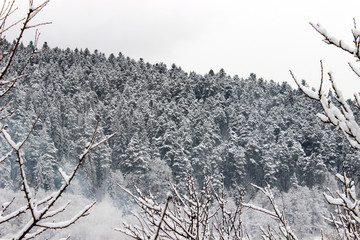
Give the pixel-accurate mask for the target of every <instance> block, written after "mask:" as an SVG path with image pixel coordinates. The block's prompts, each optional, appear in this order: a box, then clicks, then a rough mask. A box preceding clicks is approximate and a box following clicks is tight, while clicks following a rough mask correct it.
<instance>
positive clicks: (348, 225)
mask: <svg viewBox="0 0 360 240" xmlns="http://www.w3.org/2000/svg"><path fill="white" fill-rule="evenodd" d="M336 177H337V178H338V180H339V181H340V183H341V185H342V191H341V192H339V191H337V192H336V193H335V194H333V193H331V192H330V191H329V192H330V195H329V194H326V193H324V197H325V199H326V201H327V202H328V203H329V204H331V205H333V206H335V207H336V215H334V214H331V216H330V218H325V219H326V220H328V221H329V222H330V223H332V224H333V225H334V227H335V228H336V232H337V234H338V235H339V237H340V238H341V239H348V240H350V239H360V208H359V199H357V197H356V192H355V185H354V182H353V181H351V179H349V178H348V177H347V176H346V174H345V172H344V173H343V175H341V174H337V175H336Z"/></svg>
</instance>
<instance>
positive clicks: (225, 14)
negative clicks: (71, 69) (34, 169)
mask: <svg viewBox="0 0 360 240" xmlns="http://www.w3.org/2000/svg"><path fill="white" fill-rule="evenodd" d="M17 1H18V4H23V5H22V7H23V8H24V10H26V8H27V7H28V1H27V0H17ZM36 2H37V3H39V2H41V1H39V0H38V1H36V0H35V3H36ZM359 9H360V1H359V0H344V1H338V0H336V1H335V0H301V1H298V0H296V1H295V0H271V1H269V0H247V1H243V0H101V1H100V0H97V1H95V0H52V1H51V2H50V3H49V5H48V6H47V7H46V8H45V9H44V10H43V12H42V13H41V14H40V15H39V18H38V21H41V20H44V21H52V22H53V24H52V25H50V26H45V27H42V28H41V29H40V30H41V40H42V41H47V42H48V44H49V45H50V47H56V46H57V47H60V48H67V47H70V48H72V49H74V48H79V49H85V48H89V49H90V50H91V51H93V50H95V49H98V50H99V51H101V52H104V53H106V54H107V55H108V54H110V53H114V54H115V55H117V53H119V52H122V53H123V54H124V55H126V56H129V57H130V58H134V59H136V60H137V59H139V58H143V59H144V60H145V61H148V62H150V63H157V62H164V63H166V64H167V65H168V66H170V65H171V64H172V63H175V64H176V65H178V66H181V67H182V68H183V69H184V70H186V71H196V72H197V73H200V74H204V73H207V72H208V71H209V70H210V69H213V70H214V71H215V72H217V71H218V70H219V69H220V68H224V69H225V72H226V73H228V74H230V75H235V74H237V75H239V77H244V78H246V77H248V76H249V74H250V73H252V72H253V73H255V74H256V75H257V76H258V77H262V78H264V79H267V80H270V79H273V80H274V81H278V82H283V81H287V82H289V83H290V84H291V85H292V86H294V83H293V81H292V79H291V77H290V74H289V69H291V70H293V71H294V73H295V74H296V75H297V77H298V78H299V79H305V80H306V81H307V82H308V83H309V84H310V85H312V86H317V85H318V82H319V80H320V64H319V61H320V59H322V60H323V62H324V66H325V70H326V71H329V70H331V71H332V72H333V73H334V75H335V77H336V78H337V79H338V80H337V81H338V85H341V86H342V88H343V91H344V92H345V93H346V94H347V96H348V97H350V94H351V93H353V92H354V91H355V90H360V79H356V78H355V76H354V75H353V74H352V73H351V71H350V69H349V68H348V66H347V62H348V61H352V57H351V56H350V55H346V54H345V53H342V52H341V51H340V50H338V49H335V48H334V47H332V46H329V45H326V44H325V43H323V42H322V41H321V37H320V36H319V34H318V33H317V32H315V30H313V29H312V28H311V26H310V25H309V21H312V22H315V23H318V22H319V23H321V24H322V25H323V26H324V27H325V28H327V30H328V31H329V32H330V33H333V35H335V36H338V37H339V38H342V39H344V40H348V42H349V43H351V41H352V38H351V37H352V36H351V32H350V30H351V28H352V27H353V17H355V18H356V17H359V26H360V16H359ZM31 37H32V36H27V37H26V41H28V40H29V39H31Z"/></svg>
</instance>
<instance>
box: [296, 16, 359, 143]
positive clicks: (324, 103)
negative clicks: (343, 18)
mask: <svg viewBox="0 0 360 240" xmlns="http://www.w3.org/2000/svg"><path fill="white" fill-rule="evenodd" d="M310 25H311V26H312V27H313V28H314V29H315V30H316V31H317V32H318V33H320V34H321V35H322V36H323V37H324V42H325V43H327V44H330V45H334V46H336V47H338V48H340V49H342V50H343V51H345V52H348V53H350V54H352V55H353V56H354V57H355V59H356V61H357V62H359V61H360V31H359V30H358V29H357V26H356V21H355V19H354V28H353V29H352V30H351V32H352V35H353V38H354V40H353V47H350V46H349V45H347V44H346V43H344V41H342V40H339V39H337V38H336V37H334V36H332V35H331V34H329V33H328V31H327V30H326V29H325V28H324V27H323V26H321V25H320V24H314V23H310ZM320 62H321V61H320ZM349 66H350V68H351V69H352V71H353V72H354V73H355V74H356V76H357V77H360V69H359V67H357V66H355V65H354V64H353V63H349ZM290 74H291V76H292V78H293V79H294V81H295V83H296V84H297V85H298V87H299V89H300V90H301V91H302V92H303V93H304V94H305V95H306V96H307V97H309V98H311V99H313V100H316V101H318V102H319V103H320V105H321V107H322V109H323V112H322V113H318V114H317V116H318V117H319V118H320V120H321V121H323V122H325V123H331V124H332V125H334V126H336V127H338V128H339V129H340V130H341V131H342V132H343V134H344V135H345V137H346V139H347V140H348V142H349V143H350V145H351V146H352V147H353V148H355V149H360V127H359V124H358V123H357V121H356V119H355V116H354V113H353V111H352V109H351V107H350V106H349V104H348V103H347V101H346V99H345V97H344V96H343V94H342V93H341V91H340V88H339V87H338V86H337V84H336V82H335V80H334V76H333V74H332V73H331V72H329V73H328V79H329V82H330V83H331V90H332V93H334V94H335V96H332V93H329V94H324V93H323V91H322V86H323V81H324V72H323V65H322V62H321V81H320V88H319V89H318V91H317V92H316V91H313V90H311V89H310V88H308V87H306V86H303V85H301V84H300V82H299V81H298V80H297V78H296V77H295V75H294V74H293V72H292V71H290ZM354 96H355V100H356V103H357V106H358V107H360V96H359V94H358V93H355V94H354Z"/></svg>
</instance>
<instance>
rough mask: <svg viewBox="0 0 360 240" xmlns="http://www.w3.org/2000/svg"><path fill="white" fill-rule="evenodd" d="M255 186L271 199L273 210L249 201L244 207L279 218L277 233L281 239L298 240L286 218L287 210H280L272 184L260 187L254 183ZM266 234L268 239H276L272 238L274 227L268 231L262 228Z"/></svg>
mask: <svg viewBox="0 0 360 240" xmlns="http://www.w3.org/2000/svg"><path fill="white" fill-rule="evenodd" d="M252 186H253V187H255V188H256V189H258V190H259V191H261V192H262V193H263V194H264V195H265V196H266V197H267V198H268V200H269V202H270V204H271V207H272V211H271V210H267V209H265V208H262V207H258V206H256V205H253V204H249V203H243V206H244V207H248V208H250V209H253V210H255V211H258V212H262V213H264V214H266V215H269V216H271V217H272V218H273V219H275V220H277V221H278V222H279V226H278V228H279V230H280V232H279V233H277V234H278V236H279V239H288V240H297V239H298V238H297V237H296V235H295V233H294V232H293V231H292V229H291V227H290V226H289V224H288V222H287V221H286V219H285V212H284V211H283V212H282V211H280V210H279V207H278V205H277V203H276V201H275V197H274V195H273V193H272V191H271V189H270V186H269V185H267V186H266V187H265V188H262V187H259V186H257V185H255V184H252ZM262 231H263V233H264V235H265V236H266V239H269V240H270V239H276V238H272V236H273V235H274V232H276V231H274V230H273V229H272V228H270V227H269V229H268V230H267V231H265V230H264V229H262Z"/></svg>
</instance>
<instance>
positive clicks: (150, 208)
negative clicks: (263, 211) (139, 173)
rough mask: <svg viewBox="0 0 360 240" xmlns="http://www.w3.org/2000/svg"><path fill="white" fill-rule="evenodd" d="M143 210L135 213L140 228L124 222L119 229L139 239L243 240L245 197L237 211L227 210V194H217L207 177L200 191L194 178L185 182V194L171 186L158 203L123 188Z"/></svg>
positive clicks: (150, 196)
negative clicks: (242, 216) (242, 226)
mask: <svg viewBox="0 0 360 240" xmlns="http://www.w3.org/2000/svg"><path fill="white" fill-rule="evenodd" d="M123 190H124V191H125V192H127V193H128V194H129V195H130V196H131V197H132V198H133V199H134V200H135V202H136V203H137V204H138V205H139V206H140V208H141V209H142V211H143V212H142V214H140V215H138V214H134V216H135V217H136V218H137V219H138V221H139V224H140V225H139V226H130V225H128V224H126V223H124V226H123V228H119V229H116V230H117V231H120V232H122V233H124V234H126V235H128V236H131V237H133V238H136V239H242V237H243V231H242V228H241V223H242V222H241V220H240V215H241V209H242V196H243V195H242V194H243V191H241V193H240V196H241V197H240V198H239V199H240V201H239V202H238V203H237V207H236V208H235V209H228V208H227V201H226V200H225V194H224V191H221V192H218V191H216V190H215V189H214V187H213V185H212V178H211V177H206V178H205V181H204V183H203V187H202V188H201V189H200V190H197V189H196V187H195V182H194V179H193V178H192V177H191V176H189V177H188V178H187V180H186V192H185V193H181V194H179V191H178V189H177V188H176V187H175V186H174V185H173V184H172V183H170V190H171V192H170V193H169V194H168V195H167V198H166V201H165V203H159V202H158V201H157V199H156V198H155V197H154V196H152V195H151V194H150V195H149V196H144V195H143V194H142V193H141V192H140V191H139V190H138V189H135V190H136V192H137V194H133V193H131V192H130V191H129V190H127V189H125V188H123Z"/></svg>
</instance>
